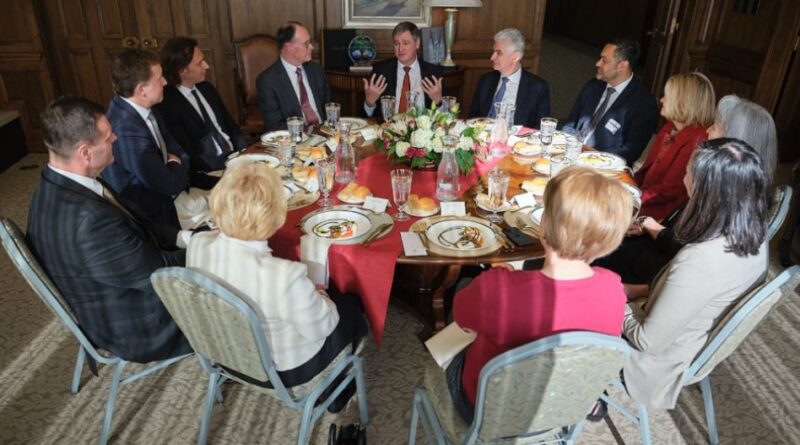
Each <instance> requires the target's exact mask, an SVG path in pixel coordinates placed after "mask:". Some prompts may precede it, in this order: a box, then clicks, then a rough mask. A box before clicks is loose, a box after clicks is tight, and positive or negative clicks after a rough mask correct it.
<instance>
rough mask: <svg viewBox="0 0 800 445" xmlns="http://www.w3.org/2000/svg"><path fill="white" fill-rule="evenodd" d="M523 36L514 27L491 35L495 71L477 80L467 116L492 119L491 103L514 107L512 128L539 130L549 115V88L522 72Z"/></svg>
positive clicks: (538, 78)
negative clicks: (506, 104) (540, 121)
mask: <svg viewBox="0 0 800 445" xmlns="http://www.w3.org/2000/svg"><path fill="white" fill-rule="evenodd" d="M524 55H525V36H523V35H522V33H521V32H520V31H519V30H518V29H515V28H507V29H503V30H501V31H499V32H498V33H497V34H495V35H494V48H493V52H492V58H491V60H492V66H493V67H494V69H495V71H492V72H489V73H486V74H484V75H482V76H481V78H480V79H479V80H478V87H477V88H476V89H475V95H474V96H473V97H472V107H470V110H469V117H486V116H488V117H495V110H494V104H495V102H503V103H509V104H514V125H525V126H526V127H530V128H539V120H540V119H541V118H543V117H547V116H550V89H549V88H548V86H547V82H545V81H544V79H542V78H541V77H539V76H537V75H535V74H533V73H529V72H528V71H525V70H523V69H522V65H521V64H520V61H522V56H524Z"/></svg>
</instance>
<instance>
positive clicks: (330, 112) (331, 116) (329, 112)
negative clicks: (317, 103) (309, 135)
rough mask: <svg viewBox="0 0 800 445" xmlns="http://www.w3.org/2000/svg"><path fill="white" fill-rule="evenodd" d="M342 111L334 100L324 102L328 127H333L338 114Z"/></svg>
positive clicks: (337, 120)
mask: <svg viewBox="0 0 800 445" xmlns="http://www.w3.org/2000/svg"><path fill="white" fill-rule="evenodd" d="M341 111H342V106H341V105H339V104H338V103H336V102H328V103H326V104H325V118H326V122H325V123H326V124H327V125H328V128H330V129H332V130H333V129H335V128H336V124H338V123H339V115H340V113H341Z"/></svg>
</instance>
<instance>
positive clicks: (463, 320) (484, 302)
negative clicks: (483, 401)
mask: <svg viewBox="0 0 800 445" xmlns="http://www.w3.org/2000/svg"><path fill="white" fill-rule="evenodd" d="M544 201H545V210H544V215H543V216H542V221H541V224H540V233H541V241H542V245H543V246H544V249H545V257H544V268H543V269H542V270H522V271H510V270H507V269H504V268H500V267H498V268H492V269H490V270H488V271H486V272H483V273H482V274H480V275H479V276H478V277H477V278H475V280H474V281H472V283H470V284H469V285H468V286H467V287H466V288H464V289H463V290H461V291H460V292H458V293H457V294H456V296H455V299H454V300H453V320H454V321H455V322H456V323H458V325H459V326H461V327H462V328H465V329H471V330H473V331H475V332H476V333H477V337H476V339H475V342H473V343H472V344H471V345H470V346H469V347H468V348H467V349H465V350H464V351H462V352H461V353H460V354H459V355H458V356H456V357H455V358H454V359H453V361H452V362H451V363H450V365H449V366H448V367H447V370H446V374H447V381H448V389H449V391H450V395H451V396H452V398H453V403H454V405H455V407H456V410H457V411H458V412H459V413H460V414H461V416H462V417H463V418H464V420H465V421H466V422H468V423H469V422H470V421H472V416H473V412H474V404H475V397H476V392H477V389H478V375H479V374H480V371H481V368H483V365H485V364H486V363H487V362H488V361H489V360H491V359H492V358H494V357H495V356H497V355H499V354H502V353H503V352H506V351H508V350H510V349H513V348H515V347H517V346H520V345H523V344H525V343H528V342H531V341H534V340H537V339H539V338H543V337H547V336H549V335H553V334H556V333H559V332H564V331H573V330H585V331H594V332H600V333H604V334H610V335H620V332H621V329H622V317H623V312H624V308H625V303H626V301H627V300H626V298H625V294H624V293H623V289H622V284H621V282H620V278H619V276H618V275H617V274H615V273H613V272H611V271H610V270H606V269H603V268H600V267H592V266H590V265H589V263H590V262H591V261H592V260H594V259H595V258H597V257H600V256H603V255H606V254H608V253H609V252H610V251H612V250H614V249H616V248H617V246H618V245H619V243H620V241H622V237H623V235H624V234H625V230H626V229H627V227H628V225H629V224H630V221H631V214H632V212H633V199H631V195H630V193H628V192H627V191H626V190H625V188H623V187H622V185H621V184H620V183H619V182H618V181H617V180H615V179H611V178H606V177H604V176H603V175H601V174H599V173H596V172H594V171H592V170H588V169H585V168H580V167H569V168H567V169H565V170H564V171H562V172H561V173H559V174H558V176H556V177H554V178H553V179H551V180H550V182H549V183H548V184H547V188H546V189H545V192H544Z"/></svg>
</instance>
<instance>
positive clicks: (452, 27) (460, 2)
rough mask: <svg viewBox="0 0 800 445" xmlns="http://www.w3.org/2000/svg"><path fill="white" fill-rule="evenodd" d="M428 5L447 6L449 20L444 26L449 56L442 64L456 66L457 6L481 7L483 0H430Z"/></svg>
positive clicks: (433, 6)
mask: <svg viewBox="0 0 800 445" xmlns="http://www.w3.org/2000/svg"><path fill="white" fill-rule="evenodd" d="M427 3H428V6H430V7H432V8H445V12H447V21H446V22H445V26H444V39H445V42H446V44H447V56H446V57H445V58H444V60H443V61H442V66H456V64H455V62H453V57H452V48H453V42H454V41H455V40H456V13H457V12H458V9H456V8H480V7H481V6H483V3H482V2H481V0H428V2H427Z"/></svg>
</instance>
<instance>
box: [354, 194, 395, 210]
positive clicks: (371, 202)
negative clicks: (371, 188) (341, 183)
mask: <svg viewBox="0 0 800 445" xmlns="http://www.w3.org/2000/svg"><path fill="white" fill-rule="evenodd" d="M388 205H389V200H388V199H386V198H378V197H376V196H367V197H366V198H364V204H363V205H361V207H364V208H365V209H367V210H372V211H373V212H375V213H383V212H385V211H386V206H388Z"/></svg>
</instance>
